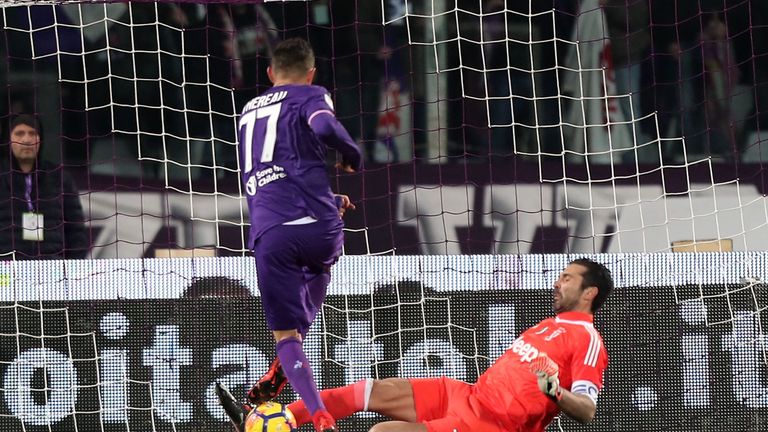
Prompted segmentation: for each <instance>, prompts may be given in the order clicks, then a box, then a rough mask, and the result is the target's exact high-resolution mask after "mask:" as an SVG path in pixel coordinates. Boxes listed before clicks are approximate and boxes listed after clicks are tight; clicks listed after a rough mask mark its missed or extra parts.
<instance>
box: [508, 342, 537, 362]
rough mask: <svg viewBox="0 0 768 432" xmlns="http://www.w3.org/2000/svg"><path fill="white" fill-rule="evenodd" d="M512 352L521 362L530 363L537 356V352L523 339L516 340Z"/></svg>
mask: <svg viewBox="0 0 768 432" xmlns="http://www.w3.org/2000/svg"><path fill="white" fill-rule="evenodd" d="M511 348H512V352H513V353H515V354H517V355H519V356H520V361H521V362H530V361H531V360H533V359H535V358H536V357H538V356H539V350H538V349H536V348H535V347H533V346H532V345H531V344H529V343H527V342H526V341H525V340H523V338H521V337H520V338H517V340H516V341H515V342H514V343H513V344H512V347H511Z"/></svg>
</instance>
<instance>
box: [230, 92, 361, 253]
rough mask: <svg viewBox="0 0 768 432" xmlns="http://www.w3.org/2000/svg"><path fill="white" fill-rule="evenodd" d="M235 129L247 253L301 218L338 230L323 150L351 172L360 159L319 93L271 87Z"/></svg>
mask: <svg viewBox="0 0 768 432" xmlns="http://www.w3.org/2000/svg"><path fill="white" fill-rule="evenodd" d="M238 129H239V131H238V139H239V142H240V163H241V165H240V166H241V168H242V173H243V177H242V180H243V183H244V185H245V191H246V197H247V200H248V210H249V212H250V220H251V235H250V239H249V246H250V247H251V248H253V245H254V242H255V241H256V240H257V239H258V238H259V237H261V235H262V234H263V233H264V232H265V231H266V230H268V229H270V228H272V227H274V226H276V225H280V224H283V223H285V222H289V221H293V220H297V219H301V218H303V217H307V216H309V217H312V218H315V219H317V220H333V221H338V224H339V225H341V224H342V222H341V220H340V218H339V211H338V208H337V206H336V202H335V199H334V195H333V192H332V191H331V186H330V181H329V179H328V173H327V171H326V166H325V161H326V152H327V148H328V147H331V148H334V149H336V150H338V151H339V152H340V153H341V154H342V156H343V158H344V161H345V162H347V163H349V164H350V165H352V167H353V168H355V169H360V161H361V154H360V149H359V148H358V147H357V145H356V144H355V142H354V141H353V140H352V138H350V136H349V134H348V133H347V132H346V131H345V130H344V128H343V127H341V125H340V124H339V122H338V121H337V120H336V118H335V115H334V112H333V103H332V102H331V97H330V95H329V94H328V92H327V91H326V90H325V89H324V88H322V87H319V86H310V85H283V86H278V87H273V88H271V89H270V90H268V91H267V92H265V93H264V94H262V95H261V96H258V97H256V98H254V99H252V100H251V101H250V102H248V103H247V104H246V105H245V107H244V108H243V112H242V114H241V115H240V122H239V125H238Z"/></svg>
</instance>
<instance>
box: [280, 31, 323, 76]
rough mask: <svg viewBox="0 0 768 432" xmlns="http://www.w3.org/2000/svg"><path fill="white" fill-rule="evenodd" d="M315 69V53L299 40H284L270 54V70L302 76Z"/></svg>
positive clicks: (308, 45) (306, 43)
mask: <svg viewBox="0 0 768 432" xmlns="http://www.w3.org/2000/svg"><path fill="white" fill-rule="evenodd" d="M313 67H315V53H314V51H312V46H311V45H310V44H309V42H307V41H305V40H304V39H301V38H291V39H286V40H284V41H282V42H280V43H279V44H277V46H276V47H275V50H274V51H273V52H272V68H273V69H275V70H276V71H278V72H280V73H287V74H303V73H306V72H307V71H308V70H310V69H312V68H313Z"/></svg>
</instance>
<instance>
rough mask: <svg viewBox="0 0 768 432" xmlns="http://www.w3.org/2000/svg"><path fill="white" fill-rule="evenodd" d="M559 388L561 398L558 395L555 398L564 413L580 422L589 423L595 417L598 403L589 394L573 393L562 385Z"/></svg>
mask: <svg viewBox="0 0 768 432" xmlns="http://www.w3.org/2000/svg"><path fill="white" fill-rule="evenodd" d="M559 390H560V391H559V393H560V396H559V399H558V398H557V396H556V397H555V400H556V401H557V406H558V407H560V409H561V410H562V411H563V412H564V413H566V414H568V417H570V418H572V419H574V420H576V421H578V422H579V423H589V422H591V421H592V419H594V418H595V413H596V412H597V405H596V404H595V401H593V400H592V399H591V398H590V397H589V396H587V395H585V394H579V393H573V392H571V391H570V390H566V389H564V388H562V387H560V389H559Z"/></svg>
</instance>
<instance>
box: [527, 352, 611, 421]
mask: <svg viewBox="0 0 768 432" xmlns="http://www.w3.org/2000/svg"><path fill="white" fill-rule="evenodd" d="M559 369H560V368H559V367H558V365H557V363H555V362H554V361H553V360H552V359H550V358H549V357H548V356H547V355H546V354H545V353H540V354H539V356H538V357H536V358H535V359H533V361H532V362H531V372H533V373H534V374H535V375H536V380H537V383H538V385H539V390H541V392H542V393H544V394H545V395H547V396H548V397H549V398H550V399H552V400H553V401H554V402H555V403H557V406H558V407H560V410H562V411H563V412H564V413H566V414H567V415H568V417H571V418H572V419H574V420H576V421H578V422H580V423H589V422H591V421H592V419H594V418H595V412H596V411H597V402H596V395H597V386H595V385H594V384H592V383H590V382H587V381H578V382H577V383H575V384H578V385H575V389H576V390H577V392H572V391H569V390H566V389H564V388H562V387H560V380H559V379H558V374H559ZM590 394H594V395H595V399H593V398H591V397H590V396H589V395H590Z"/></svg>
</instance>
